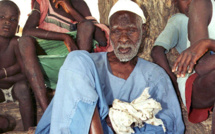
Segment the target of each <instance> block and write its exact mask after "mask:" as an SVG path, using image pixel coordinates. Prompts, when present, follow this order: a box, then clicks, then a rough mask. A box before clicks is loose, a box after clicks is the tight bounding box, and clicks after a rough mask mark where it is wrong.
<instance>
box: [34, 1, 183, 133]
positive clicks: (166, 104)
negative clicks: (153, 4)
mask: <svg viewBox="0 0 215 134" xmlns="http://www.w3.org/2000/svg"><path fill="white" fill-rule="evenodd" d="M143 23H145V17H144V14H143V12H142V10H141V9H140V8H139V6H138V5H137V4H136V3H134V2H132V1H130V0H119V1H118V2H117V3H116V4H115V5H114V6H113V8H112V9H111V11H110V15H109V24H110V39H111V42H112V44H113V47H114V52H108V53H107V52H102V53H91V54H89V53H88V52H86V51H74V52H71V53H70V54H69V55H68V57H67V59H66V61H65V63H64V65H63V66H62V67H61V69H60V73H59V80H58V84H57V89H56V93H55V96H54V98H53V100H52V102H51V104H50V105H49V107H48V108H47V110H46V111H45V113H44V115H43V117H42V119H41V120H40V122H39V124H38V126H37V129H36V133H51V134H55V133H56V134H60V133H62V134H63V133H75V134H87V133H97V134H102V133H113V130H112V129H111V122H109V121H110V120H108V119H109V117H108V111H109V107H110V106H111V105H112V103H113V101H114V99H119V100H121V101H125V102H129V103H130V102H131V101H133V100H134V99H136V98H138V97H139V96H140V94H141V93H142V92H143V90H144V89H145V88H146V87H150V89H149V91H148V92H149V94H150V96H151V98H153V99H155V100H156V101H158V102H159V103H160V104H161V106H162V110H161V111H160V112H158V113H157V115H156V117H157V118H159V119H161V120H162V121H163V123H164V126H165V128H166V133H169V134H170V133H171V134H182V133H184V124H183V121H182V115H181V110H180V105H179V102H178V99H177V97H176V94H175V91H174V89H173V86H172V84H171V81H170V79H169V77H168V76H167V74H166V73H165V71H164V70H163V69H161V68H160V67H159V66H157V65H155V64H153V63H151V62H148V61H146V60H144V59H141V58H138V57H137V53H138V50H139V47H140V44H141V42H142V40H143V39H144V37H143V33H144V32H145V29H144V25H143ZM133 129H134V131H135V133H141V134H145V133H146V134H148V133H157V134H162V133H164V131H163V128H162V126H161V125H160V126H154V125H150V124H147V123H145V125H144V126H143V127H141V128H139V127H134V128H133ZM125 133H126V132H125Z"/></svg>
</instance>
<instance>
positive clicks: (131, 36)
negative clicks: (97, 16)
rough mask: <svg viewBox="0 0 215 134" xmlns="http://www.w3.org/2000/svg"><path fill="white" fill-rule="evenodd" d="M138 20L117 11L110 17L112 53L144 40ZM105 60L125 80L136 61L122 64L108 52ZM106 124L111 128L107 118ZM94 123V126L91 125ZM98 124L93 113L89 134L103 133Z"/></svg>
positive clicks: (135, 16)
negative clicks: (124, 46)
mask: <svg viewBox="0 0 215 134" xmlns="http://www.w3.org/2000/svg"><path fill="white" fill-rule="evenodd" d="M138 19H140V17H139V16H137V15H135V14H133V13H131V12H126V11H119V12H117V13H115V14H114V15H112V16H111V18H110V39H111V41H112V43H113V46H114V51H116V49H117V46H123V45H126V44H131V45H133V46H134V47H136V46H137V42H139V41H142V39H144V37H143V33H142V34H141V31H143V32H145V29H144V25H142V23H140V21H138ZM125 22H126V23H125ZM118 49H119V53H120V54H125V55H130V54H131V53H133V50H130V48H124V49H121V48H118ZM138 49H139V48H138ZM107 58H108V61H109V64H110V67H111V70H112V73H113V75H115V76H117V77H119V78H122V79H125V80H126V79H127V78H128V77H129V76H130V74H131V72H132V71H133V70H134V68H135V66H136V63H137V60H138V57H137V54H135V57H134V58H132V59H131V60H129V61H127V62H122V61H120V60H119V58H118V57H117V56H116V55H115V53H114V52H109V53H108V54H107ZM96 109H97V108H96ZM106 122H107V124H108V125H109V126H110V127H111V128H112V126H111V122H110V119H109V117H108V116H107V118H106ZM95 123H96V125H92V124H95ZM100 124H101V122H100V118H99V114H98V113H96V112H94V115H93V119H92V122H91V128H90V130H94V131H93V132H92V131H90V133H93V134H102V133H103V132H102V128H101V127H100V126H101V125H100ZM96 126H97V127H96ZM95 127H96V128H95Z"/></svg>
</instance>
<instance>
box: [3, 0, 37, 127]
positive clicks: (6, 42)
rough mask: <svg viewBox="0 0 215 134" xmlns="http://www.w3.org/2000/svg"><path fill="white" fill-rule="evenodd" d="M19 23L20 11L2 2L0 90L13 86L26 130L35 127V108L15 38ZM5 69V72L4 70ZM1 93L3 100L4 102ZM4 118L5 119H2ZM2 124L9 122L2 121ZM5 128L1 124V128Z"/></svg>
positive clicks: (13, 92) (12, 5)
mask: <svg viewBox="0 0 215 134" xmlns="http://www.w3.org/2000/svg"><path fill="white" fill-rule="evenodd" d="M18 21H19V9H18V7H17V6H16V5H15V4H14V3H12V2H10V1H7V2H6V1H1V2H0V26H1V27H0V28H1V30H0V68H1V71H0V88H1V89H3V90H4V89H5V90H7V89H8V88H10V87H11V86H13V89H12V96H13V98H14V99H16V100H18V102H19V108H20V113H21V117H22V121H23V126H24V130H28V128H29V127H32V126H34V113H33V111H34V108H33V102H32V96H31V91H30V88H29V86H28V82H27V80H26V77H25V75H24V74H23V72H22V66H21V65H22V60H21V56H20V53H19V51H18V50H19V49H18V41H17V39H18V37H17V36H15V33H16V30H17V26H18ZM2 68H5V71H6V73H5V71H4V70H3V69H2ZM4 99H5V98H4V96H2V91H1V99H0V100H4ZM2 118H4V117H2ZM0 122H1V123H2V124H8V123H7V122H5V121H4V120H3V121H0ZM1 126H3V125H1V124H0V127H1ZM4 130H5V129H4Z"/></svg>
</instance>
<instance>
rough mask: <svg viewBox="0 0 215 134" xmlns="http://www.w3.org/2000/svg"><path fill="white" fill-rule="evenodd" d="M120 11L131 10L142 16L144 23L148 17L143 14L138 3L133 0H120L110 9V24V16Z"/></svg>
mask: <svg viewBox="0 0 215 134" xmlns="http://www.w3.org/2000/svg"><path fill="white" fill-rule="evenodd" d="M118 11H129V12H132V13H135V14H136V15H138V16H140V17H141V18H142V21H143V23H146V18H145V16H144V14H143V11H142V9H141V8H140V7H139V6H138V5H137V3H135V2H133V1H131V0H118V1H117V2H116V3H115V4H114V5H113V7H112V8H111V10H110V13H109V16H108V23H109V24H110V17H111V16H112V15H113V14H114V13H116V12H118Z"/></svg>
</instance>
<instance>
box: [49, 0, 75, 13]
mask: <svg viewBox="0 0 215 134" xmlns="http://www.w3.org/2000/svg"><path fill="white" fill-rule="evenodd" d="M53 3H55V8H58V7H59V5H60V6H62V7H63V9H64V11H65V12H66V13H69V9H70V8H72V6H71V4H70V3H69V1H68V0H53Z"/></svg>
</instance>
